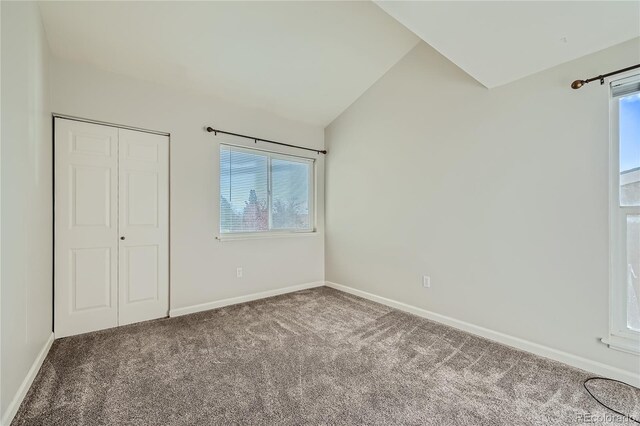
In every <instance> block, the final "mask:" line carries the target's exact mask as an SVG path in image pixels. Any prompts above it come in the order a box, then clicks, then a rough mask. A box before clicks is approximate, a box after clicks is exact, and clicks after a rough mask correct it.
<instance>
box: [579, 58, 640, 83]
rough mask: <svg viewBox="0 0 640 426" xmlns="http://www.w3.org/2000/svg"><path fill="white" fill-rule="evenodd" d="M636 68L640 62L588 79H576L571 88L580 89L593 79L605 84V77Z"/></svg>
mask: <svg viewBox="0 0 640 426" xmlns="http://www.w3.org/2000/svg"><path fill="white" fill-rule="evenodd" d="M636 68H640V64H638V65H632V66H630V67H627V68H622V69H621V70H617V71H612V72H609V73H606V74H602V75H597V76H595V77H591V78H588V79H586V80H576V81H574V82H573V83H571V88H572V89H579V88H581V87H582V86H584V85H585V84H587V83H591V82H592V81H595V80H600V84H604V79H605V78H607V77H611V76H612V75H616V74H620V73H623V72H626V71H631V70H634V69H636Z"/></svg>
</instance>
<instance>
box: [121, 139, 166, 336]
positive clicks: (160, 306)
mask: <svg viewBox="0 0 640 426" xmlns="http://www.w3.org/2000/svg"><path fill="white" fill-rule="evenodd" d="M118 131H119V140H120V144H119V146H120V149H119V152H120V179H119V180H120V184H119V188H120V191H119V192H120V196H119V200H120V202H119V204H120V208H119V215H118V217H119V224H120V226H119V228H120V240H119V243H120V250H119V252H120V254H119V280H118V281H119V285H118V288H119V292H118V293H119V302H120V303H119V311H120V313H119V321H118V323H119V325H124V324H130V323H132V322H138V321H145V320H149V319H154V318H161V317H165V316H167V315H168V306H169V268H168V266H167V265H168V262H169V245H168V242H169V235H168V229H169V228H168V225H169V199H168V197H169V193H168V181H169V179H168V177H169V176H168V174H169V171H168V156H169V146H168V138H167V137H166V136H161V135H155V134H151V133H142V132H135V131H132V130H125V129H119V130H118Z"/></svg>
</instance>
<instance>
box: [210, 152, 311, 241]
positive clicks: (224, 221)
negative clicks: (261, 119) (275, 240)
mask: <svg viewBox="0 0 640 426" xmlns="http://www.w3.org/2000/svg"><path fill="white" fill-rule="evenodd" d="M313 165H314V162H313V160H311V159H306V158H301V157H294V156H288V155H282V154H276V153H272V152H266V151H260V150H254V149H247V148H240V147H236V146H231V145H220V233H221V234H234V233H236V234H237V233H243V234H251V233H266V232H274V233H275V232H279V233H287V232H313V230H314V229H313V227H314V217H313V199H314V194H313V190H314V182H313V176H314V172H313Z"/></svg>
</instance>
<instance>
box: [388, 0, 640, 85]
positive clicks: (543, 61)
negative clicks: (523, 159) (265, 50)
mask: <svg viewBox="0 0 640 426" xmlns="http://www.w3.org/2000/svg"><path fill="white" fill-rule="evenodd" d="M376 3H377V4H378V5H379V6H380V7H381V8H382V9H383V10H385V11H386V12H388V13H389V14H390V15H391V16H393V17H394V18H396V19H397V20H398V21H399V22H402V23H403V24H404V25H405V26H406V27H407V28H409V29H410V30H411V31H413V32H414V33H415V34H417V35H418V36H419V37H420V38H422V39H423V40H424V41H426V42H427V43H429V44H430V45H431V46H432V47H433V48H435V49H436V50H438V51H439V52H440V53H441V54H443V55H444V56H446V57H447V58H448V59H449V60H450V61H452V62H453V63H455V64H456V65H457V66H459V67H460V68H462V69H463V70H464V71H466V72H467V73H468V74H469V75H471V76H472V77H474V78H475V79H476V80H478V81H479V82H480V83H482V84H483V85H485V86H486V87H489V88H492V87H496V86H500V85H503V84H506V83H509V82H511V81H514V80H517V79H519V78H522V77H525V76H527V75H530V74H534V73H536V72H539V71H542V70H545V69H548V68H551V67H553V66H555V65H558V64H561V63H563V62H568V61H570V60H573V59H576V58H579V57H581V56H584V55H588V54H590V53H594V52H596V51H598V50H602V49H605V48H607V47H611V46H613V45H616V44H619V43H622V42H624V41H627V40H630V39H632V38H634V37H640V1H636V0H631V1H613V0H609V1H377V2H376ZM638 48H639V49H640V44H639V46H638ZM629 65H632V64H629ZM606 71H608V70H603V73H604V72H606Z"/></svg>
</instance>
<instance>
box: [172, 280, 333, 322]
mask: <svg viewBox="0 0 640 426" xmlns="http://www.w3.org/2000/svg"><path fill="white" fill-rule="evenodd" d="M323 285H324V281H315V282H311V283H305V284H298V285H292V286H289V287H283V288H278V289H275V290H267V291H261V292H259V293H253V294H247V295H246V296H238V297H231V298H229V299H222V300H215V301H213V302H207V303H201V304H199V305H192V306H186V307H184V308H176V309H171V310H170V311H169V317H171V318H173V317H179V316H182V315H188V314H193V313H196V312H202V311H208V310H210V309H216V308H222V307H224V306H230V305H237V304H238V303H245V302H251V301H253V300H258V299H264V298H267V297H273V296H279V295H281V294H286V293H293V292H295V291H300V290H307V289H310V288H315V287H322V286H323Z"/></svg>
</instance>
